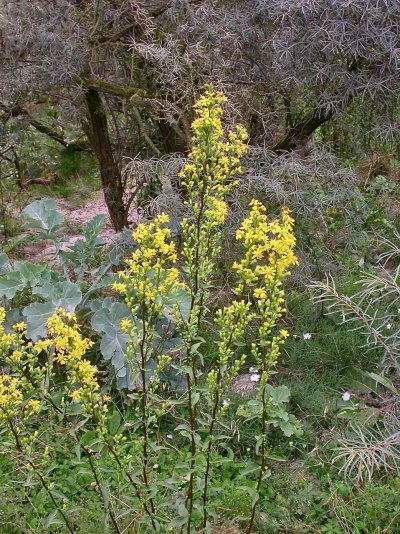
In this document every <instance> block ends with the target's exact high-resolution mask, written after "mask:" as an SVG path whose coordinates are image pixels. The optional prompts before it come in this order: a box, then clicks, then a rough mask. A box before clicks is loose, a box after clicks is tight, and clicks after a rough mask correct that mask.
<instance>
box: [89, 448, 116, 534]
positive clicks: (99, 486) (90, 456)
mask: <svg viewBox="0 0 400 534" xmlns="http://www.w3.org/2000/svg"><path fill="white" fill-rule="evenodd" d="M82 449H83V450H84V451H85V453H86V455H87V457H88V460H89V465H90V469H91V471H92V473H93V476H94V479H95V481H96V484H97V487H98V488H99V494H100V498H101V501H102V503H103V506H104V509H105V510H106V512H107V513H108V514H109V516H110V519H111V521H112V524H113V525H114V528H115V531H116V532H117V533H118V534H121V530H120V528H119V526H118V522H117V519H116V517H115V515H114V512H113V511H112V510H111V508H110V506H109V505H107V504H106V501H105V499H104V496H103V492H102V490H101V483H100V479H99V475H98V473H97V469H96V466H95V464H94V461H93V454H92V452H91V451H90V450H89V449H87V448H86V447H83V446H82Z"/></svg>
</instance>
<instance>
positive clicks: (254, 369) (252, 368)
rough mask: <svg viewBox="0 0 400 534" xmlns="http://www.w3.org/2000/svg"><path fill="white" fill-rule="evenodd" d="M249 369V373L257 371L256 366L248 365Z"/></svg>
mask: <svg viewBox="0 0 400 534" xmlns="http://www.w3.org/2000/svg"><path fill="white" fill-rule="evenodd" d="M249 371H250V373H258V369H257V367H250V369H249Z"/></svg>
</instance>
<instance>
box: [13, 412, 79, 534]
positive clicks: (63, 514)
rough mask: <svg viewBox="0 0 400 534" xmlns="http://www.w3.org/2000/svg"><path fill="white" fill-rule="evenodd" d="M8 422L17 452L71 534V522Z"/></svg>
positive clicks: (72, 531)
mask: <svg viewBox="0 0 400 534" xmlns="http://www.w3.org/2000/svg"><path fill="white" fill-rule="evenodd" d="M8 424H9V427H10V429H11V432H12V434H13V436H14V440H15V445H16V447H17V450H18V452H19V453H20V454H21V456H23V458H24V459H25V461H26V462H27V464H28V465H29V466H30V467H31V469H32V471H33V472H34V473H35V475H36V477H37V478H38V479H39V481H40V483H41V485H42V487H43V489H44V490H45V491H46V493H47V494H48V496H49V497H50V499H51V501H52V503H53V504H54V506H55V508H56V510H57V512H58V513H59V514H60V516H61V517H62V518H63V521H64V523H65V526H66V527H67V529H68V530H69V531H70V532H71V534H74V532H75V531H74V528H73V527H72V525H71V523H70V522H69V519H68V517H67V516H66V514H65V513H64V511H63V510H61V508H60V507H59V506H58V504H57V501H56V499H55V498H54V495H53V494H52V492H51V490H50V488H49V486H48V485H47V483H46V481H45V479H44V477H43V475H42V474H41V473H40V472H39V471H38V470H37V469H36V466H35V464H34V463H33V462H32V461H31V460H29V458H25V455H24V450H23V448H22V445H21V442H20V441H19V437H18V434H17V432H16V430H15V428H14V426H13V424H12V422H11V421H10V420H9V421H8Z"/></svg>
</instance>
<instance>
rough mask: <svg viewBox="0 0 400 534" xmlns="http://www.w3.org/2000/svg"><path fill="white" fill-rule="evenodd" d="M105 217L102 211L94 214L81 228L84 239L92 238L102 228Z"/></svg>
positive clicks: (104, 223)
mask: <svg viewBox="0 0 400 534" xmlns="http://www.w3.org/2000/svg"><path fill="white" fill-rule="evenodd" d="M105 225H106V218H105V216H104V215H103V214H102V213H99V214H98V215H95V216H94V217H93V219H91V220H90V221H89V222H88V223H86V224H85V226H84V228H83V235H84V237H85V239H86V240H90V239H93V238H95V237H97V236H98V235H99V233H100V232H102V231H103V230H104V227H105Z"/></svg>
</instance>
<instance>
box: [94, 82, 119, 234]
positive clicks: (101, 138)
mask: <svg viewBox="0 0 400 534" xmlns="http://www.w3.org/2000/svg"><path fill="white" fill-rule="evenodd" d="M85 99H86V105H87V109H88V119H89V129H88V130H89V131H88V132H87V135H88V138H89V141H90V143H91V145H92V147H93V150H94V153H95V154H96V156H97V158H98V160H99V165H100V176H101V183H102V187H103V192H104V199H105V201H106V205H107V209H108V212H109V214H110V219H111V222H112V225H113V227H114V229H115V231H116V232H120V231H121V230H122V229H123V228H124V227H125V226H128V221H127V213H126V210H125V206H124V201H123V195H124V186H123V182H122V176H121V171H120V169H119V168H118V165H117V164H116V162H115V159H114V155H113V150H112V146H111V141H110V135H109V131H108V123H107V116H106V113H105V110H104V106H103V102H102V100H101V97H100V95H99V93H98V91H96V90H95V89H88V90H87V91H86V92H85Z"/></svg>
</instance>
